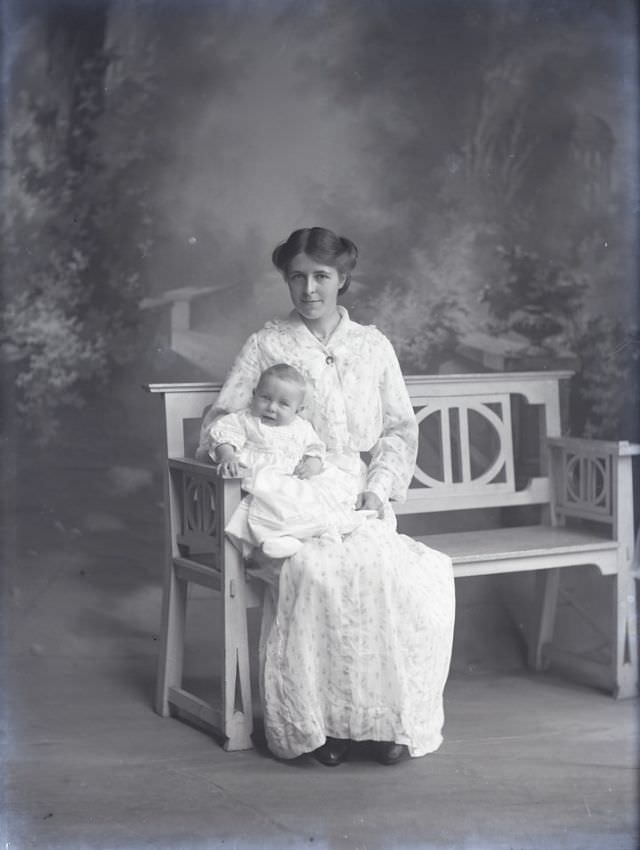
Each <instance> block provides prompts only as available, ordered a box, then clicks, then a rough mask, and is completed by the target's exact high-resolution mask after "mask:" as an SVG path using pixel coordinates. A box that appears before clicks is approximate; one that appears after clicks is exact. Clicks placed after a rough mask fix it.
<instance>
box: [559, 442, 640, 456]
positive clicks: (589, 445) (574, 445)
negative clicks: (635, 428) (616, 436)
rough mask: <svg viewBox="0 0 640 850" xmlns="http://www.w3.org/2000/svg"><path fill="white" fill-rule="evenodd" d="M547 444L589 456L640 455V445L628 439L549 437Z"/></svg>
mask: <svg viewBox="0 0 640 850" xmlns="http://www.w3.org/2000/svg"><path fill="white" fill-rule="evenodd" d="M547 444H548V445H549V446H553V447H557V448H564V449H567V450H569V451H572V452H574V453H581V454H584V455H589V456H593V455H603V454H609V455H611V456H613V457H630V456H633V455H640V445H638V444H637V443H629V442H628V441H627V440H619V441H617V442H616V441H614V440H592V439H589V438H587V437H549V438H548V439H547Z"/></svg>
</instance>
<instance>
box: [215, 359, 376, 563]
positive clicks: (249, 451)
mask: <svg viewBox="0 0 640 850" xmlns="http://www.w3.org/2000/svg"><path fill="white" fill-rule="evenodd" d="M305 393H306V382H305V379H304V377H303V376H302V375H301V374H300V372H298V370H297V369H294V368H293V366H289V365H288V364H286V363H278V364H276V365H275V366H271V367H269V368H268V369H265V371H264V372H263V373H262V374H261V376H260V380H259V381H258V385H257V386H256V388H255V390H254V391H253V398H252V400H251V404H250V406H249V408H248V409H246V410H242V411H240V412H238V413H229V414H226V415H224V416H221V417H220V418H219V419H216V420H215V421H214V422H213V423H212V425H211V426H210V428H209V436H210V438H211V443H212V449H211V451H210V455H211V457H212V458H213V460H214V461H215V462H216V463H217V465H218V471H219V473H220V474H221V475H223V476H225V477H240V476H241V477H242V488H243V489H244V490H246V491H247V492H248V493H249V494H250V495H249V496H247V497H245V498H244V499H243V500H242V502H241V503H240V505H239V506H238V508H237V510H236V511H234V513H233V515H232V517H231V519H230V520H229V523H228V524H227V527H226V528H225V531H226V533H227V534H228V535H229V537H230V538H231V539H232V540H233V541H234V543H236V544H237V545H238V546H239V547H240V548H241V550H242V552H243V554H245V555H247V554H249V552H250V550H251V548H252V547H255V546H260V547H261V548H262V551H263V552H264V553H265V555H267V556H268V557H271V558H288V557H290V556H291V555H294V554H295V553H296V552H297V551H298V550H299V549H300V547H301V546H302V541H303V540H306V539H308V538H309V537H315V536H321V535H329V536H330V537H332V538H333V539H336V538H337V537H338V536H339V535H342V534H347V533H349V532H350V531H353V529H354V528H355V527H356V526H357V525H358V524H359V523H360V522H361V521H362V520H363V519H365V518H366V512H364V511H359V512H356V511H355V502H356V496H357V494H358V491H359V489H360V480H359V477H358V474H357V473H356V474H354V471H353V470H343V469H340V468H339V467H338V466H336V465H333V464H327V463H326V462H325V458H326V449H325V446H324V444H323V443H322V441H321V440H320V438H319V437H318V435H317V434H316V432H315V431H314V429H313V426H312V425H311V423H310V422H308V421H307V420H306V419H302V418H301V417H300V416H299V415H298V414H299V413H300V411H301V410H302V408H303V406H304V400H305Z"/></svg>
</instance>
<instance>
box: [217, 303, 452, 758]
mask: <svg viewBox="0 0 640 850" xmlns="http://www.w3.org/2000/svg"><path fill="white" fill-rule="evenodd" d="M339 310H340V313H341V319H340V323H339V324H338V326H337V328H336V330H335V331H334V332H333V334H332V335H331V337H330V339H329V341H328V342H327V343H326V344H322V343H320V342H319V341H318V340H317V339H316V337H315V336H313V334H311V333H310V332H309V330H308V329H307V327H306V325H305V324H304V322H303V321H302V320H301V319H300V317H299V316H298V315H297V313H295V312H293V313H292V314H291V315H290V316H289V317H288V318H286V319H281V320H275V321H273V322H268V323H267V324H266V325H265V326H264V327H263V328H262V329H261V330H260V331H258V332H257V333H255V334H253V335H252V336H251V337H250V338H249V339H248V340H247V342H246V344H245V345H244V347H243V349H242V351H241V352H240V354H239V356H238V358H237V360H236V362H235V363H234V366H233V368H232V370H231V373H230V375H229V377H228V378H227V381H226V382H225V384H224V387H223V389H222V391H221V393H220V396H219V399H218V402H217V405H216V410H214V411H212V414H211V416H210V417H208V418H207V420H206V421H205V422H204V423H203V430H202V434H203V444H202V445H201V449H203V450H205V451H206V450H207V448H208V447H207V444H206V439H207V438H206V434H207V428H208V424H209V422H210V421H211V417H212V416H215V415H216V414H219V413H220V411H221V410H224V411H227V412H228V411H235V410H239V409H241V408H244V407H246V406H247V405H248V403H249V400H250V397H251V392H252V390H253V388H254V387H255V385H256V384H257V380H258V377H259V375H260V373H261V372H262V371H263V370H264V369H265V368H267V367H268V366H271V365H273V364H274V363H283V362H284V363H289V364H291V365H292V366H294V367H295V368H297V369H298V370H300V372H302V374H303V375H304V376H305V378H306V379H307V381H308V384H309V387H310V392H309V399H308V405H307V408H306V412H307V414H308V417H309V419H310V421H311V422H312V424H313V425H314V427H315V429H316V432H317V433H318V435H319V437H320V438H321V440H322V441H323V442H324V443H325V445H326V446H327V449H328V451H329V452H330V453H332V454H334V455H335V456H336V457H338V458H339V457H340V456H341V455H343V456H344V457H345V458H347V459H349V460H350V461H351V462H352V461H353V459H354V458H355V457H357V456H359V455H360V453H361V452H365V453H367V454H368V455H369V456H370V462H369V466H368V470H366V474H365V479H366V480H363V489H367V490H371V491H373V492H375V493H376V494H377V495H378V496H380V498H381V499H382V500H383V501H384V502H387V500H388V499H395V500H402V499H404V498H406V492H407V487H408V484H409V482H410V480H411V476H412V472H413V469H414V464H415V457H416V451H417V424H416V421H415V416H414V414H413V410H412V407H411V402H410V400H409V397H408V393H407V390H406V387H405V384H404V381H403V378H402V373H401V371H400V367H399V364H398V361H397V358H396V356H395V352H394V351H393V347H392V346H391V344H390V342H389V341H388V340H387V339H386V337H385V336H384V335H383V334H382V333H380V331H378V330H377V329H376V328H375V327H372V326H363V325H359V324H357V323H355V322H353V321H351V320H350V319H349V316H348V314H347V311H346V310H344V308H342V307H340V308H339ZM271 577H272V578H274V577H275V580H273V582H272V583H271V584H268V585H267V590H266V592H265V604H264V610H263V622H262V630H261V641H260V657H261V667H262V669H261V689H262V699H263V709H264V720H265V732H266V737H267V743H268V746H269V748H270V749H271V751H272V752H273V753H274V754H275V755H276V756H279V757H280V758H285V759H286V758H294V757H296V756H298V755H301V754H302V753H305V752H310V751H311V750H314V749H316V748H317V747H319V746H321V745H322V744H323V743H324V741H325V739H326V737H327V736H332V737H336V738H351V739H352V740H377V741H395V742H396V743H399V744H406V745H407V746H408V747H409V752H410V753H411V755H412V756H422V755H425V754H426V753H429V752H432V751H433V750H436V749H437V748H438V747H439V746H440V744H441V742H442V726H443V723H444V714H443V705H442V694H443V690H444V686H445V682H446V679H447V675H448V671H449V663H450V657H451V645H452V639H453V623H454V610H455V600H454V585H453V572H452V567H451V561H450V559H449V557H448V556H446V555H444V554H443V553H441V552H437V551H435V550H433V549H429V548H427V547H425V546H423V545H421V544H419V543H416V542H415V541H414V540H412V539H411V538H409V537H407V536H405V535H400V534H398V533H397V532H396V529H395V517H394V515H393V511H392V509H391V506H390V505H389V504H388V502H387V504H386V508H385V518H384V519H383V520H372V521H369V522H367V523H364V524H362V525H361V526H359V527H358V528H357V529H356V530H355V531H353V532H352V533H351V534H350V535H348V536H347V537H346V538H345V539H344V540H343V541H342V542H331V541H327V540H324V539H322V538H313V539H311V540H309V541H308V542H306V543H305V544H304V545H303V547H302V549H301V550H300V552H299V553H298V554H296V555H295V556H293V557H291V558H289V559H288V560H286V561H284V562H283V563H282V566H281V568H280V569H279V570H278V571H276V572H274V574H273V575H272V576H271ZM265 578H268V576H267V575H265Z"/></svg>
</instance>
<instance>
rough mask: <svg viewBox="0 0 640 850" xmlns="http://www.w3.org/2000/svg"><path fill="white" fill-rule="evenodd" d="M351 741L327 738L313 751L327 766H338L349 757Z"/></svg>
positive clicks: (315, 756)
mask: <svg viewBox="0 0 640 850" xmlns="http://www.w3.org/2000/svg"><path fill="white" fill-rule="evenodd" d="M348 750H349V741H348V740H345V739H343V738H327V740H326V741H325V742H324V744H323V745H322V746H321V747H318V749H317V750H314V751H313V756H314V758H316V759H317V760H318V761H319V762H320V763H321V764H325V765H326V766H327V767H337V766H338V765H339V764H342V762H343V761H344V760H345V759H346V757H347V752H348Z"/></svg>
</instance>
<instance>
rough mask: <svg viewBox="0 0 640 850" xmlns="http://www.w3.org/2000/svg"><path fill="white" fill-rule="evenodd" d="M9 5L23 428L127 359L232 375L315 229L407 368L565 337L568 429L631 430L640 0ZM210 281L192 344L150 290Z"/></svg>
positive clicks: (15, 351)
mask: <svg viewBox="0 0 640 850" xmlns="http://www.w3.org/2000/svg"><path fill="white" fill-rule="evenodd" d="M5 5H6V13H5V27H6V32H7V33H8V35H9V38H8V39H7V44H8V47H9V50H8V52H7V57H6V60H5V66H4V79H5V86H6V92H7V98H6V105H7V108H6V113H5V114H6V117H7V119H8V122H7V124H8V133H7V136H6V143H5V150H4V153H5V160H6V170H5V174H6V175H7V177H6V180H5V184H4V188H5V202H6V204H5V209H6V218H5V248H6V269H7V274H6V279H5V289H4V303H3V313H2V317H3V323H2V351H3V355H4V358H3V359H4V361H5V367H6V368H7V369H8V376H9V377H8V378H7V379H6V380H5V387H7V386H8V387H9V389H8V390H7V392H10V391H11V393H12V391H13V389H14V388H15V394H13V395H12V397H11V398H10V399H9V402H10V403H13V404H15V405H16V406H17V410H18V417H17V419H16V422H17V423H18V425H17V427H18V428H19V430H22V426H23V423H27V424H30V425H31V426H32V432H33V434H34V436H35V437H36V438H37V439H38V440H39V441H40V442H44V441H46V440H47V439H49V438H54V436H55V433H56V429H58V432H59V427H60V425H61V423H63V422H64V420H65V416H66V415H67V414H65V409H66V408H68V406H69V405H71V406H72V407H77V406H78V405H83V404H85V403H86V402H87V401H88V400H89V399H91V401H92V403H95V401H96V397H103V396H104V395H105V394H109V395H111V394H112V393H113V392H114V387H116V388H117V387H119V386H121V385H122V383H123V380H124V383H126V378H125V379H123V375H128V376H129V377H130V378H133V379H138V377H140V378H142V379H144V378H145V377H154V376H156V377H159V378H166V377H173V376H174V375H175V376H179V377H190V376H194V377H195V376H198V375H200V374H202V371H201V370H202V369H204V371H205V372H206V373H208V374H213V375H214V376H215V377H222V376H223V375H224V373H225V371H226V370H227V368H228V366H229V365H230V363H231V361H232V358H233V356H234V354H235V353H236V351H237V350H238V348H239V346H240V345H241V343H242V341H243V340H244V338H245V337H246V335H247V334H248V333H249V332H250V331H251V330H253V329H254V328H256V327H258V326H259V325H260V324H261V323H262V322H263V321H264V320H265V319H266V318H268V317H269V316H271V315H273V314H278V313H282V312H284V311H286V310H287V309H288V299H287V294H286V290H285V287H284V285H283V284H282V281H281V280H280V279H279V277H278V275H277V274H276V273H275V272H274V271H273V270H272V268H271V266H270V259H269V258H270V254H271V250H272V249H273V247H274V246H275V244H276V243H277V242H279V241H280V240H282V239H284V238H286V236H287V235H288V233H289V232H290V231H291V230H292V229H294V228H295V227H299V226H306V225H312V224H323V225H326V226H329V227H331V228H333V229H335V230H337V231H338V232H344V233H345V234H347V235H349V236H350V237H351V238H352V239H353V240H354V241H355V242H356V243H357V244H358V245H359V247H360V250H361V261H360V264H359V266H358V269H357V279H356V283H355V285H354V287H353V290H352V292H351V293H350V294H349V299H348V303H347V306H349V307H350V308H351V310H352V312H353V315H354V317H355V318H356V319H360V320H363V321H375V322H376V323H377V324H378V325H379V326H380V327H381V328H383V329H384V330H386V331H387V332H388V333H389V334H390V336H391V337H392V339H393V341H394V343H395V344H396V347H397V350H398V353H399V355H400V358H401V361H402V363H403V366H404V367H405V368H406V369H407V370H409V371H413V372H421V371H422V372H428V371H434V370H437V369H439V368H441V367H443V365H444V364H447V363H450V362H451V358H452V357H453V359H454V361H455V358H456V352H457V351H458V349H459V346H460V342H461V340H464V339H465V338H466V337H467V336H468V335H469V334H475V333H478V332H479V333H481V334H489V335H492V336H494V337H496V336H498V337H501V338H504V339H512V340H515V341H516V342H517V343H518V344H519V346H520V348H519V350H520V351H525V352H526V351H529V352H530V353H534V354H538V355H540V354H542V356H543V357H547V358H548V362H549V363H551V362H553V361H552V358H553V356H554V355H555V354H557V353H558V352H564V353H566V352H567V351H568V352H571V353H572V354H574V355H577V357H578V368H579V376H578V379H577V380H576V381H574V387H575V391H574V395H575V394H576V393H577V402H576V404H574V405H573V408H572V416H573V419H572V428H573V430H574V431H575V432H576V433H579V432H583V431H585V430H586V431H587V432H591V433H596V434H600V435H604V436H617V437H619V436H632V434H631V433H630V432H631V431H633V429H634V427H635V419H634V410H633V409H632V408H633V405H631V403H630V396H631V395H633V394H632V393H629V387H630V386H631V385H632V384H633V381H631V384H630V378H631V376H632V375H633V374H634V371H633V363H634V358H635V357H636V354H637V337H636V333H635V327H634V320H635V317H636V313H637V289H636V286H635V281H636V268H635V260H636V242H635V224H636V220H635V214H636V210H637V180H636V176H637V175H636V158H637V140H636V112H635V99H636V88H637V81H636V71H637V65H636V53H635V40H636V31H635V15H634V5H633V3H631V2H630V0H617V1H616V2H610V0H581V2H578V0H553V2H552V0H536V2H533V0H480V2H470V0H446V2H444V0H422V2H418V0H403V2H399V3H398V2H391V0H374V2H366V3H365V2H349V3H342V2H337V1H336V0H312V2H304V3H300V2H291V1H289V2H285V0H268V2H267V0H252V2H240V0H211V2H197V3H196V2H187V3H180V4H178V3H177V2H148V3H133V2H127V1H126V0H112V2H106V1H105V2H95V3H93V2H92V3H75V2H70V1H69V2H66V0H65V2H63V0H27V2H21V3H17V2H8V3H6V4H5ZM204 287H215V288H216V289H218V290H219V292H217V293H214V294H213V295H210V296H208V297H207V296H201V297H200V298H198V300H196V301H193V302H192V311H191V313H192V318H191V325H190V330H191V331H193V332H194V335H192V337H191V340H190V342H189V341H188V343H189V344H187V345H186V348H185V347H184V346H183V349H184V350H183V351H182V354H185V352H186V354H187V357H189V352H190V351H191V352H192V353H193V351H195V352H196V356H192V357H191V358H190V360H187V361H183V360H182V358H181V357H179V356H177V355H176V354H175V352H172V351H170V347H169V345H170V344H169V336H168V332H167V325H168V313H169V309H170V305H168V306H164V307H163V306H160V305H159V304H158V298H159V297H161V296H162V295H163V294H164V293H167V291H169V292H170V296H169V299H170V298H171V297H172V296H171V292H172V291H173V290H176V289H177V290H181V289H184V288H197V289H199V288H204ZM173 297H174V299H175V297H179V293H178V294H177V295H176V294H175V293H174V296H173ZM165 300H166V299H165ZM203 335H206V336H203ZM470 365H471V366H473V364H470ZM114 380H115V381H116V383H115V384H114V383H113V382H114ZM623 388H626V391H623ZM625 397H626V400H627V402H628V403H627V405H626V408H625V407H624V406H623V405H622V404H621V401H622V399H623V398H625ZM622 431H624V433H621V432H622Z"/></svg>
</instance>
